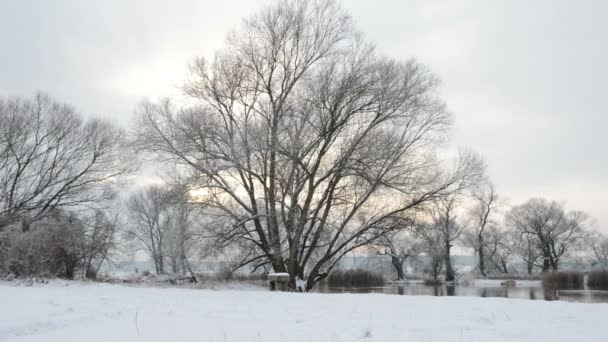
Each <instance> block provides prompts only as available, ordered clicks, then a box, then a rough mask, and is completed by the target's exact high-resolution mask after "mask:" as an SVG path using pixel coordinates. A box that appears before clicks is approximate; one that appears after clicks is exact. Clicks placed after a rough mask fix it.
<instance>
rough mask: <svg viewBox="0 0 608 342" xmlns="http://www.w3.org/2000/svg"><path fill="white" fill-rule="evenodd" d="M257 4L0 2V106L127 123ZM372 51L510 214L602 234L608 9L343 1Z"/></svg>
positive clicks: (607, 181)
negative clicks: (433, 100)
mask: <svg viewBox="0 0 608 342" xmlns="http://www.w3.org/2000/svg"><path fill="white" fill-rule="evenodd" d="M264 3H266V1H251V0H249V1H247V0H221V1H219V0H216V1H207V0H199V1H194V0H182V1H151V0H146V1H143V0H139V1H122V0H112V1H107V0H106V1H79V0H72V1H68V0H61V1H51V0H49V1H42V0H40V1H27V0H20V1H1V2H0V95H2V96H6V95H9V96H12V95H31V94H33V93H34V92H36V91H38V90H41V91H44V92H47V93H49V94H50V95H52V96H53V97H55V98H57V99H59V100H61V101H65V102H69V103H71V104H73V105H75V106H76V107H77V108H78V109H79V110H80V111H82V112H83V113H84V114H86V115H98V116H104V117H107V118H111V119H112V120H117V121H120V122H121V123H123V124H127V123H128V122H129V121H130V117H131V115H132V112H133V109H134V107H135V106H136V104H137V103H138V102H139V101H140V100H141V99H142V98H143V97H151V98H158V97H163V96H176V95H177V94H178V91H177V89H176V87H177V86H179V85H181V83H182V81H183V79H184V78H185V76H186V65H187V63H189V62H190V61H191V60H192V59H193V58H194V57H195V56H211V55H212V54H213V51H214V50H216V49H218V48H220V47H221V46H222V43H223V39H224V36H225V34H226V33H227V32H228V30H230V29H231V28H232V27H234V26H235V25H236V24H237V23H238V22H239V20H240V19H241V18H242V17H243V16H246V15H248V14H249V13H251V12H252V11H253V10H255V9H256V8H258V7H260V5H262V4H264ZM343 6H344V7H345V8H347V9H348V10H350V12H351V14H352V16H353V17H354V19H355V21H356V22H357V24H358V27H359V29H360V30H361V31H363V32H364V33H365V34H366V35H367V36H368V37H369V38H370V39H371V40H373V41H375V42H376V44H377V46H378V50H379V51H380V52H382V53H383V54H387V55H390V56H391V57H394V58H402V59H406V58H409V57H416V58H418V59H419V61H421V62H423V63H425V64H427V65H428V66H429V67H430V68H431V69H432V70H433V71H434V72H435V73H437V74H438V75H439V77H440V78H441V79H442V81H443V85H442V88H441V92H442V95H443V97H444V99H445V100H446V101H447V103H448V105H449V107H450V110H451V111H452V112H453V113H454V117H455V122H456V125H455V127H454V130H453V132H452V144H453V145H454V146H459V147H470V148H472V149H474V150H476V151H478V152H480V153H481V154H483V155H484V157H485V158H486V160H487V162H488V166H489V173H490V176H491V178H492V180H493V181H494V182H495V183H496V184H497V185H498V189H499V191H500V193H502V194H503V195H504V196H506V197H508V198H509V200H510V203H511V204H518V203H520V202H522V201H524V200H526V199H527V198H529V197H534V196H544V197H547V198H550V199H555V200H559V201H563V202H565V203H566V206H567V207H568V208H571V209H580V210H585V211H587V212H589V213H590V214H591V215H593V216H594V217H595V218H596V219H597V221H598V227H600V228H601V229H602V230H603V231H604V232H608V204H607V203H608V200H607V198H606V197H607V195H608V153H607V152H606V149H607V148H608V135H607V134H606V133H605V130H606V127H607V126H608V113H607V110H606V108H607V106H606V101H607V98H608V94H607V90H608V87H607V86H606V82H607V81H608V20H606V18H605V16H606V13H608V1H601V0H598V1H556V0H553V1H552V0H546V1H484V0H479V1H428V0H426V1H414V0H412V1H397V0H392V1H391V0H375V1H369V0H346V1H343Z"/></svg>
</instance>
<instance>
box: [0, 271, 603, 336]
mask: <svg viewBox="0 0 608 342" xmlns="http://www.w3.org/2000/svg"><path fill="white" fill-rule="evenodd" d="M66 284H67V285H66ZM607 317H608V304H575V303H565V302H543V301H530V300H514V299H501V298H469V297H407V296H395V295H381V294H294V293H277V292H274V293H272V292H263V291H228V290H226V291H214V290H195V289H177V288H137V287H125V286H119V285H107V284H86V283H77V282H73V283H61V282H56V283H52V284H48V285H36V286H33V287H15V286H9V285H0V341H46V342H66V341H82V342H85V341H86V342H97V341H100V342H101V341H103V342H113V341H153V342H154V341H162V342H172V341H197V342H208V341H217V342H246V341H250V342H255V341H260V342H275V341H276V342H279V341H280V342H289V341H310V342H317V341H327V342H339V341H382V342H390V341H407V342H409V341H424V342H428V341H438V342H447V341H457V342H469V341H478V342H485V341H488V342H491V341H495V342H498V341H519V342H525V341H551V342H557V341H569V342H570V341H585V342H591V341H598V342H599V341H608V329H607V326H606V322H607V321H606V318H607Z"/></svg>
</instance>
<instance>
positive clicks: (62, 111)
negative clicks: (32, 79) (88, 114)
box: [0, 94, 129, 230]
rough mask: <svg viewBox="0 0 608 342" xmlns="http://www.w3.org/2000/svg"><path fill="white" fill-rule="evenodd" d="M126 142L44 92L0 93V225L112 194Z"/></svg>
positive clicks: (122, 168)
mask: <svg viewBox="0 0 608 342" xmlns="http://www.w3.org/2000/svg"><path fill="white" fill-rule="evenodd" d="M124 142H125V138H124V133H123V131H122V130H120V129H119V128H117V127H116V126H114V125H112V124H110V123H107V122H104V121H100V120H95V119H94V120H89V121H83V120H82V119H81V117H80V115H78V114H77V113H76V112H75V110H74V108H72V107H71V106H69V105H66V104H61V103H58V102H55V101H53V100H51V99H50V98H49V97H47V96H45V95H41V94H38V95H36V96H34V97H33V98H31V99H24V98H0V228H1V227H2V226H3V225H7V224H9V223H11V222H16V221H20V220H21V221H22V222H23V229H24V230H26V229H27V227H28V224H29V223H31V222H34V221H36V220H37V219H40V218H41V217H43V216H44V215H45V214H46V213H48V212H51V211H52V210H54V209H56V208H63V209H69V208H73V207H82V206H90V205H94V204H97V203H99V202H103V201H105V200H107V199H109V198H111V197H112V196H113V192H112V191H111V188H110V185H112V184H113V183H115V182H116V181H117V180H118V179H119V176H121V175H123V174H124V173H126V172H127V171H128V170H129V168H128V167H127V165H128V163H127V162H126V158H125V149H124V148H123V147H124Z"/></svg>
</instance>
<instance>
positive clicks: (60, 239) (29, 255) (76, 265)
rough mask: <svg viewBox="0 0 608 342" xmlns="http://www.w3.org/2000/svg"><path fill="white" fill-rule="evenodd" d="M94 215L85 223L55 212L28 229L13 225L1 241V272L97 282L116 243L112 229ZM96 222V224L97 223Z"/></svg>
mask: <svg viewBox="0 0 608 342" xmlns="http://www.w3.org/2000/svg"><path fill="white" fill-rule="evenodd" d="M103 219H105V216H103V217H102V216H99V215H98V214H95V217H94V220H91V221H88V222H86V223H85V221H83V219H82V218H79V217H77V216H75V215H73V214H70V213H66V212H62V211H58V210H56V211H53V212H51V213H50V214H49V215H48V216H46V217H44V218H42V219H40V220H38V221H35V222H33V223H31V224H29V225H27V226H25V227H24V226H23V225H22V224H12V225H10V226H8V227H6V228H5V231H4V232H3V233H2V236H0V238H1V239H2V243H1V244H0V257H1V258H0V271H4V272H6V273H10V274H13V275H15V276H16V277H40V276H43V277H64V278H68V279H72V278H74V276H75V275H76V274H77V273H79V274H82V275H83V276H86V277H87V278H90V279H95V278H96V276H97V270H98V269H99V266H100V265H101V263H102V262H103V260H104V259H105V258H106V256H107V254H108V251H109V248H110V247H111V246H112V242H113V235H114V231H113V226H109V225H108V224H107V222H105V221H104V220H103ZM95 220H97V221H95Z"/></svg>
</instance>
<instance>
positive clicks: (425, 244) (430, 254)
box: [416, 223, 445, 281]
mask: <svg viewBox="0 0 608 342" xmlns="http://www.w3.org/2000/svg"><path fill="white" fill-rule="evenodd" d="M416 234H417V235H418V237H419V238H420V240H421V242H422V245H421V247H422V251H423V253H424V254H425V256H426V257H427V259H428V262H427V266H426V267H425V270H424V272H425V273H431V276H432V277H433V280H435V281H436V280H437V279H438V277H439V274H440V273H441V270H442V269H443V262H444V260H445V246H444V244H443V243H442V238H441V231H440V230H439V229H436V226H435V225H434V224H433V223H419V224H418V225H416Z"/></svg>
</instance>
